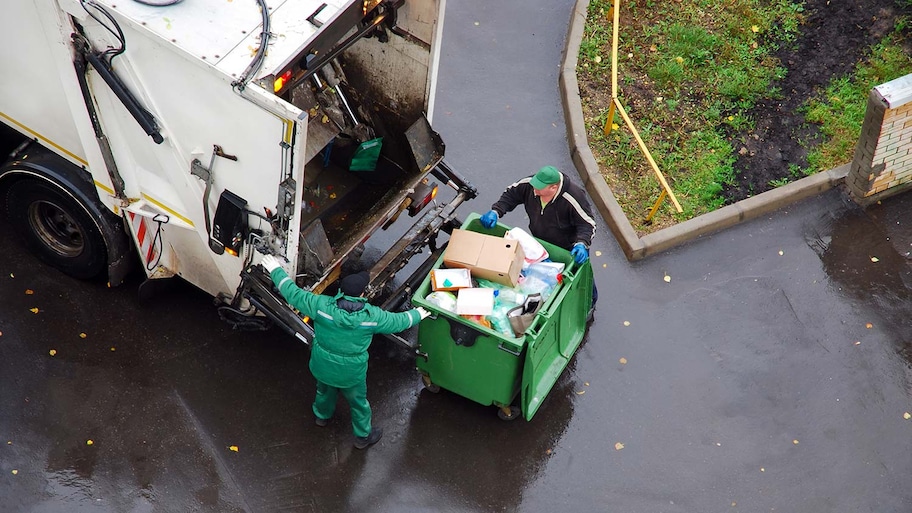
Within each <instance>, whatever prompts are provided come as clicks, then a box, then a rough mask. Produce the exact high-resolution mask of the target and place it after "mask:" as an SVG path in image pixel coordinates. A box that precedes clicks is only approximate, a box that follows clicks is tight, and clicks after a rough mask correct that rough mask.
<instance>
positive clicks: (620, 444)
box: [614, 442, 624, 451]
mask: <svg viewBox="0 0 912 513" xmlns="http://www.w3.org/2000/svg"><path fill="white" fill-rule="evenodd" d="M623 448H624V444H622V443H621V442H618V443H616V444H614V450H615V451H620V450H621V449H623Z"/></svg>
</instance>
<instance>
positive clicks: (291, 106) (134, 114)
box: [0, 0, 476, 342]
mask: <svg viewBox="0 0 912 513" xmlns="http://www.w3.org/2000/svg"><path fill="white" fill-rule="evenodd" d="M444 2H445V0H4V2H3V11H4V12H3V16H2V17H0V38H2V40H3V41H2V45H0V66H2V77H0V121H2V124H0V131H2V133H3V141H4V148H6V149H7V150H8V151H9V153H8V155H6V156H5V157H4V159H3V162H2V167H0V201H2V207H3V209H4V210H5V214H6V215H5V218H4V219H5V221H4V222H6V223H9V225H10V226H11V228H12V229H13V230H14V231H15V232H16V233H18V234H19V236H21V238H22V240H23V241H24V242H25V244H26V245H27V246H28V247H29V248H30V249H31V250H32V251H33V252H34V253H35V254H36V255H37V256H38V257H39V258H41V259H42V260H44V261H45V262H47V263H48V264H50V265H52V266H54V267H57V268H58V269H60V270H61V271H63V272H65V273H67V274H69V275H71V276H74V277H77V278H97V277H102V276H104V277H106V278H107V280H108V282H109V283H110V284H111V285H112V286H116V285H118V284H119V283H121V282H122V281H123V280H124V278H125V276H126V275H127V273H128V272H130V269H131V266H135V265H136V264H141V265H142V266H143V268H144V270H145V274H146V277H147V279H146V281H145V282H144V283H143V285H141V286H140V291H141V292H142V291H143V289H144V288H149V289H151V288H155V287H154V284H155V283H161V281H159V280H163V279H168V278H173V277H180V278H182V279H184V280H186V281H188V282H190V283H192V284H194V285H195V286H197V287H199V288H200V289H202V290H204V291H206V292H208V293H209V294H211V295H212V296H213V297H214V298H215V299H216V305H217V307H218V310H219V313H220V315H221V317H222V318H223V319H225V320H226V321H228V322H230V323H232V324H233V325H234V326H236V327H240V328H250V329H258V328H266V327H268V326H269V325H272V324H277V325H278V326H280V327H282V328H283V329H285V330H287V331H288V332H289V333H290V334H292V335H294V336H297V337H298V338H300V339H302V340H303V341H305V342H309V341H310V340H311V337H312V334H313V332H312V330H311V328H310V326H309V325H308V324H307V323H306V319H301V318H300V317H299V316H298V315H297V313H296V312H294V311H293V310H292V309H291V308H290V307H289V306H288V305H287V304H286V303H285V302H284V300H283V299H282V298H281V297H280V296H279V295H278V294H277V293H276V291H275V290H274V288H273V287H272V284H271V282H270V280H269V278H268V276H267V275H266V274H265V272H264V271H263V269H262V268H261V266H259V265H258V262H259V260H260V258H261V257H262V255H265V254H273V255H277V256H278V257H279V259H280V260H284V262H286V263H285V267H286V269H287V270H288V272H289V274H290V275H292V276H295V277H296V280H297V282H298V284H299V285H300V286H302V287H304V288H306V289H309V290H313V291H315V292H322V291H323V290H324V289H326V288H327V287H329V286H331V285H332V284H333V283H334V282H335V281H337V279H338V277H339V275H340V273H341V271H342V268H343V265H346V264H350V263H351V262H353V261H354V260H356V259H358V258H359V256H360V254H361V253H362V252H363V248H364V247H365V244H366V243H367V242H368V241H369V240H376V239H377V238H378V237H374V239H371V237H372V236H375V235H376V234H378V233H387V234H388V233H391V232H394V233H398V235H396V236H394V237H390V236H386V237H385V238H386V239H389V240H388V241H387V244H386V245H385V246H384V249H383V250H382V251H380V252H379V253H378V255H379V257H378V258H375V259H374V260H373V261H371V262H370V263H369V265H368V269H369V271H370V275H371V284H370V286H369V288H368V295H369V296H370V297H371V298H372V299H375V300H377V301H378V302H381V303H382V304H383V305H384V306H387V307H395V306H397V304H398V302H401V300H402V298H404V297H407V296H408V293H409V291H410V290H411V288H410V287H411V282H412V280H411V279H406V280H394V279H393V278H394V277H395V275H396V273H397V272H400V271H402V269H403V268H405V267H406V265H407V263H408V262H409V260H410V259H412V257H415V256H417V255H419V254H422V257H421V258H422V259H424V262H425V263H420V264H413V265H412V266H410V267H409V272H411V269H413V268H414V267H415V266H416V265H417V267H418V269H416V270H415V271H414V276H417V277H421V276H422V273H423V272H424V270H426V269H427V268H428V267H429V266H430V265H432V263H433V260H434V259H435V258H436V255H439V253H440V251H441V247H440V245H439V244H438V243H437V235H438V233H439V232H440V231H450V230H451V229H452V228H453V227H458V225H459V221H458V220H457V219H456V218H455V216H456V209H457V207H458V206H459V205H460V204H461V203H463V202H464V201H467V200H468V199H471V198H472V197H474V196H475V194H476V191H475V189H474V187H473V186H472V185H471V184H470V183H468V182H467V181H466V180H465V179H463V178H462V177H461V176H460V175H459V174H458V173H457V172H455V171H454V170H453V169H451V168H450V167H449V166H447V164H446V163H445V162H444V161H443V153H444V144H443V142H442V141H441V139H440V137H439V135H438V134H437V133H436V132H434V131H433V130H432V129H431V126H430V122H429V118H430V113H432V112H433V100H434V90H435V82H436V72H437V63H438V60H439V52H440V41H441V32H442V23H443V13H444ZM438 181H439V184H438ZM438 186H440V187H448V188H449V189H452V191H451V192H449V193H447V200H446V201H442V200H441V199H440V198H435V195H436V193H437V189H438ZM403 223H404V224H403ZM403 226H404V228H403ZM390 227H398V228H393V229H390ZM396 230H398V231H396ZM379 238H380V239H383V238H384V237H379ZM428 253H429V254H428ZM417 261H418V262H422V260H421V259H418V260H417ZM362 265H363V264H362ZM397 281H401V282H402V283H401V284H400V283H397ZM394 284H395V287H394V286H393V285H394ZM146 285H148V287H146ZM397 287H398V288H397Z"/></svg>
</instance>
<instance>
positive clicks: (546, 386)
mask: <svg viewBox="0 0 912 513" xmlns="http://www.w3.org/2000/svg"><path fill="white" fill-rule="evenodd" d="M478 218H479V215H478V214H470V215H469V217H468V218H467V219H466V221H465V223H463V225H462V229H463V230H470V231H473V232H478V233H484V234H488V235H494V236H498V237H501V236H503V234H504V233H505V232H506V231H507V230H508V229H509V227H507V226H504V225H502V224H498V225H496V226H495V227H494V228H492V229H490V230H489V229H486V228H484V227H482V226H481V223H480V222H479V220H478ZM540 242H542V244H543V245H544V246H545V249H547V250H548V254H549V255H550V257H551V260H553V261H555V262H562V263H564V264H565V265H566V268H565V271H564V273H563V274H564V275H563V280H562V283H561V284H559V285H558V286H557V288H556V289H555V290H554V292H552V294H551V296H550V297H549V298H548V301H546V302H545V304H544V305H543V306H542V308H541V309H540V310H539V312H538V314H537V315H536V317H535V320H534V321H533V323H532V325H531V326H530V327H529V329H528V330H526V332H525V334H524V336H522V337H518V338H517V337H509V336H506V335H503V334H501V333H500V332H497V331H494V330H492V329H489V328H486V327H484V326H481V325H479V324H477V323H474V322H472V321H469V320H466V319H463V318H462V317H460V316H458V315H456V314H455V313H451V312H448V311H445V310H441V309H440V308H438V307H437V306H435V305H433V304H431V303H428V302H427V301H426V300H425V298H426V297H427V296H428V294H430V293H431V292H432V289H431V283H430V278H425V279H424V281H422V283H421V286H420V287H418V290H417V291H416V292H415V294H414V296H413V297H412V304H413V305H415V306H422V307H424V308H426V309H428V310H429V311H431V312H432V313H433V314H435V315H432V316H431V317H429V318H427V319H424V320H423V321H421V323H420V324H419V326H418V344H419V349H418V350H419V352H420V353H423V354H425V355H427V358H426V359H425V358H424V357H419V358H417V360H416V363H417V367H418V370H419V372H421V374H422V375H423V376H424V379H425V383H426V384H430V385H437V386H439V387H441V388H444V389H446V390H449V391H451V392H454V393H456V394H459V395H461V396H463V397H466V398H469V399H471V400H473V401H475V402H478V403H480V404H483V405H494V406H497V407H499V408H501V410H503V411H505V412H507V411H510V409H511V408H510V407H511V405H513V403H514V400H515V399H516V397H517V395H519V396H520V401H519V408H520V411H521V412H522V414H523V416H524V417H525V418H526V420H531V419H532V417H533V416H534V415H535V412H537V411H538V408H539V407H540V406H541V403H542V401H543V400H544V399H545V397H547V395H548V393H549V392H550V391H551V388H552V387H553V386H554V383H555V382H556V381H557V378H559V377H560V375H561V373H562V372H563V370H564V368H566V367H567V363H569V361H570V359H571V358H572V357H573V354H574V353H575V352H576V350H577V348H578V347H579V345H580V342H582V340H583V336H584V335H585V333H586V316H587V314H588V312H589V307H590V305H591V302H592V266H591V265H590V263H589V262H586V263H584V264H582V265H577V264H575V263H574V262H573V257H571V256H570V252H569V251H566V250H564V249H562V248H559V247H557V246H554V245H552V244H548V243H547V242H543V241H540ZM442 262H443V257H440V258H439V259H438V260H437V262H436V263H435V264H434V268H435V269H436V268H438V267H440V266H441V265H442Z"/></svg>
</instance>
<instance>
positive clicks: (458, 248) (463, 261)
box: [443, 229, 525, 287]
mask: <svg viewBox="0 0 912 513" xmlns="http://www.w3.org/2000/svg"><path fill="white" fill-rule="evenodd" d="M524 260H525V255H524V254H523V250H522V246H520V244H519V242H518V241H516V240H513V239H504V238H502V237H494V236H493V235H485V234H483V233H476V232H471V231H467V230H458V229H457V230H453V234H452V235H451V236H450V242H449V244H447V248H446V251H444V252H443V264H444V265H445V266H446V267H450V268H453V267H461V268H465V269H469V270H471V271H472V276H474V277H476V278H482V279H485V280H489V281H493V282H495V283H500V284H502V285H508V286H510V287H515V286H516V283H517V281H518V279H519V272H520V271H521V270H522V264H523V262H524Z"/></svg>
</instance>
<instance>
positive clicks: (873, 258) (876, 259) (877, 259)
mask: <svg viewBox="0 0 912 513" xmlns="http://www.w3.org/2000/svg"><path fill="white" fill-rule="evenodd" d="M871 261H872V262H874V263H875V264H876V263H877V262H880V259H879V258H877V257H871Z"/></svg>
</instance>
